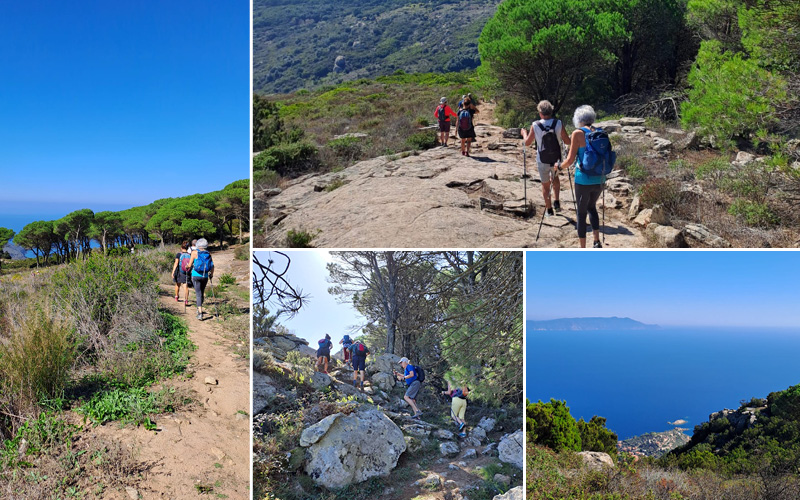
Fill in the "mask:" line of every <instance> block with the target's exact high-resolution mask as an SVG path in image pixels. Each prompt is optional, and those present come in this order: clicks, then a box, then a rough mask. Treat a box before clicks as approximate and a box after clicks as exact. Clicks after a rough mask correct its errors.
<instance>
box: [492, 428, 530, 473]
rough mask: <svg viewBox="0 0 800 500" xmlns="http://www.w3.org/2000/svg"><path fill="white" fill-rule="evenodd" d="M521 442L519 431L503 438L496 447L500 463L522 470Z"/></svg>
mask: <svg viewBox="0 0 800 500" xmlns="http://www.w3.org/2000/svg"><path fill="white" fill-rule="evenodd" d="M523 441H524V440H523V438H522V431H521V430H519V431H517V432H515V433H513V434H506V435H505V436H503V439H501V440H500V444H499V445H497V451H498V452H499V457H500V461H501V462H505V463H507V464H511V465H515V466H517V467H519V468H520V469H522V446H523Z"/></svg>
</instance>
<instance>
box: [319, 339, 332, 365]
mask: <svg viewBox="0 0 800 500" xmlns="http://www.w3.org/2000/svg"><path fill="white" fill-rule="evenodd" d="M317 343H318V344H319V347H318V348H317V371H318V372H322V373H328V363H330V362H331V348H332V347H333V342H331V336H330V335H328V334H327V333H326V334H325V338H324V339H321V340H320V341H319V342H317ZM323 365H324V366H325V369H324V370H320V367H322V366H323Z"/></svg>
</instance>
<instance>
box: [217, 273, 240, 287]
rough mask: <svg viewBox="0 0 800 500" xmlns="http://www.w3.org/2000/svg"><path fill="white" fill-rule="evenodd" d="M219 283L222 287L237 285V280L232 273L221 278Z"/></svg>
mask: <svg viewBox="0 0 800 500" xmlns="http://www.w3.org/2000/svg"><path fill="white" fill-rule="evenodd" d="M219 283H220V285H235V284H236V278H234V277H233V275H232V274H230V273H225V274H223V275H222V276H220V277H219Z"/></svg>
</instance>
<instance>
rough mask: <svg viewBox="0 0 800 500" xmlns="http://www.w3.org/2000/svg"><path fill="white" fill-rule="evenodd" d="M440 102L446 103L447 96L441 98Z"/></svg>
mask: <svg viewBox="0 0 800 500" xmlns="http://www.w3.org/2000/svg"><path fill="white" fill-rule="evenodd" d="M439 102H440V103H442V104H444V103H446V102H447V97H442V98H441V99H439Z"/></svg>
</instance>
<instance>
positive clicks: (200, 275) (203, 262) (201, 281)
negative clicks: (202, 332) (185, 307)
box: [187, 238, 214, 321]
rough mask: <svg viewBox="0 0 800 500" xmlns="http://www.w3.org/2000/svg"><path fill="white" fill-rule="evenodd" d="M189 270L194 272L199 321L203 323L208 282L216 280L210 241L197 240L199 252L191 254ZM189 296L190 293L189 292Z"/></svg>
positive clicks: (193, 282) (193, 281) (193, 278)
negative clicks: (209, 251)
mask: <svg viewBox="0 0 800 500" xmlns="http://www.w3.org/2000/svg"><path fill="white" fill-rule="evenodd" d="M188 266H189V268H190V269H191V270H192V274H191V276H192V284H193V285H194V294H195V297H196V299H197V319H199V320H200V321H203V300H204V294H205V292H206V285H207V284H208V280H210V279H213V278H214V260H213V259H212V258H211V254H210V253H208V241H207V240H206V239H205V238H200V239H199V240H197V251H196V252H193V253H192V254H191V258H190V260H189V265H188ZM187 295H188V291H187Z"/></svg>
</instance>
